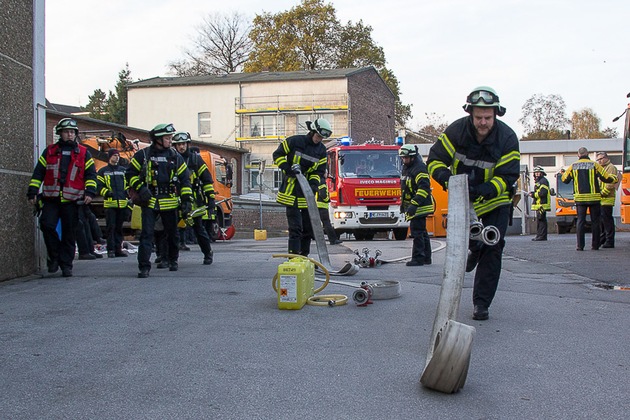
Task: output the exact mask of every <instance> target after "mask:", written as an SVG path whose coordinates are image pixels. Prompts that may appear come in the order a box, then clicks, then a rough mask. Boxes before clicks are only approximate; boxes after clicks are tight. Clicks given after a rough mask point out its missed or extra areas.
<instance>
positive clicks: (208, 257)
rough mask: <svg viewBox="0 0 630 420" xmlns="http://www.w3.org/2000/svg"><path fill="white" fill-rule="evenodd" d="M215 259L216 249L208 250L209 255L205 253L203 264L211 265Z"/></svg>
mask: <svg viewBox="0 0 630 420" xmlns="http://www.w3.org/2000/svg"><path fill="white" fill-rule="evenodd" d="M213 260H214V251H210V252H208V255H204V257H203V265H210V264H212V261H213Z"/></svg>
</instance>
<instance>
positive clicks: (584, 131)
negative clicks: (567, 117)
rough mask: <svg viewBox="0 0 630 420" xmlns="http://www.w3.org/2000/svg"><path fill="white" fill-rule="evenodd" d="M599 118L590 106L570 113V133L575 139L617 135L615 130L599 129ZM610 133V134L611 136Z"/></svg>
mask: <svg viewBox="0 0 630 420" xmlns="http://www.w3.org/2000/svg"><path fill="white" fill-rule="evenodd" d="M600 124H601V119H600V118H599V117H598V116H597V114H595V112H593V110H592V109H591V108H584V109H581V110H580V111H575V112H573V114H572V115H571V132H572V133H571V135H572V136H573V138H576V139H603V138H614V137H617V130H615V129H612V128H606V129H605V130H604V131H602V130H601V129H600ZM611 134H612V136H611Z"/></svg>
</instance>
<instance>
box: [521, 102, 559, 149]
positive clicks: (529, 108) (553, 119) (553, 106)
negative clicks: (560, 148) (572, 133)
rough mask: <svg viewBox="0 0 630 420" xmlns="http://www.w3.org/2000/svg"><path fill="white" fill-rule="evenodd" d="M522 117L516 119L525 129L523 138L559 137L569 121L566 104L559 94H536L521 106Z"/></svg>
mask: <svg viewBox="0 0 630 420" xmlns="http://www.w3.org/2000/svg"><path fill="white" fill-rule="evenodd" d="M522 110H523V117H521V119H519V120H518V121H519V122H520V123H521V124H523V128H524V129H525V135H524V136H523V138H525V139H537V140H556V139H561V138H563V136H564V133H565V127H566V126H567V124H568V123H569V120H568V119H567V117H566V104H565V103H564V99H562V96H560V95H548V96H545V95H542V94H536V95H534V96H532V97H531V98H529V99H528V100H527V101H526V102H525V104H524V105H523V107H522Z"/></svg>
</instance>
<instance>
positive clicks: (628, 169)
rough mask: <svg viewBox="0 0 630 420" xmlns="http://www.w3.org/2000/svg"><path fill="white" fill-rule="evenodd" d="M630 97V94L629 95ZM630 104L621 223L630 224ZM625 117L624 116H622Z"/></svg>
mask: <svg viewBox="0 0 630 420" xmlns="http://www.w3.org/2000/svg"><path fill="white" fill-rule="evenodd" d="M628 97H630V93H629V94H628ZM628 111H630V104H628V107H627V108H626V110H625V112H624V114H625V115H626V120H625V123H624V126H623V155H622V160H621V165H622V173H623V175H622V177H621V223H624V224H629V223H630V112H628ZM622 115H623V114H622Z"/></svg>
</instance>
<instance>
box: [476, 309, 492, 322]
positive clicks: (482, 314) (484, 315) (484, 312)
mask: <svg viewBox="0 0 630 420" xmlns="http://www.w3.org/2000/svg"><path fill="white" fill-rule="evenodd" d="M488 317H489V313H488V308H486V307H485V306H482V305H475V309H474V310H473V319H475V320H477V321H485V320H486V319H488Z"/></svg>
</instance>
